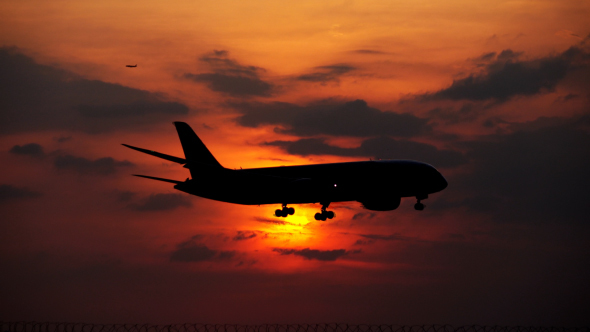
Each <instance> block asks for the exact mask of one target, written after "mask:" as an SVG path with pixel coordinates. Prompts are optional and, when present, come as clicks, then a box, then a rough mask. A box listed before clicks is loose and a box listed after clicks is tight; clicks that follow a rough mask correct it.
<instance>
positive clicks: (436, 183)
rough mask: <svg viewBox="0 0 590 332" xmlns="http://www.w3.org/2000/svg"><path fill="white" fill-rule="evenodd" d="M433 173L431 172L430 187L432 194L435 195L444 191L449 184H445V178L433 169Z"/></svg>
mask: <svg viewBox="0 0 590 332" xmlns="http://www.w3.org/2000/svg"><path fill="white" fill-rule="evenodd" d="M433 171H434V172H432V173H431V175H430V185H431V188H432V192H433V193H435V192H439V191H441V190H443V189H445V188H446V187H447V186H448V185H449V183H448V182H447V180H446V179H445V177H444V176H442V174H440V173H439V172H438V171H437V170H435V169H433Z"/></svg>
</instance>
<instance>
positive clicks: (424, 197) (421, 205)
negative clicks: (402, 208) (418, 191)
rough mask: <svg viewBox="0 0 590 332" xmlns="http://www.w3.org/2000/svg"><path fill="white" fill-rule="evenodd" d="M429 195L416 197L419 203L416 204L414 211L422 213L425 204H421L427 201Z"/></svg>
mask: <svg viewBox="0 0 590 332" xmlns="http://www.w3.org/2000/svg"><path fill="white" fill-rule="evenodd" d="M427 198H428V195H418V196H416V199H417V200H418V202H417V203H416V204H414V209H416V210H418V211H422V210H424V204H422V203H420V201H421V200H423V199H427Z"/></svg>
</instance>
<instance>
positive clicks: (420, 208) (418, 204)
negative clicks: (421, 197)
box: [414, 202, 424, 211]
mask: <svg viewBox="0 0 590 332" xmlns="http://www.w3.org/2000/svg"><path fill="white" fill-rule="evenodd" d="M414 209H416V210H418V211H422V210H424V204H422V203H420V202H418V203H416V204H414Z"/></svg>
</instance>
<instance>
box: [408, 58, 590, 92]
mask: <svg viewBox="0 0 590 332" xmlns="http://www.w3.org/2000/svg"><path fill="white" fill-rule="evenodd" d="M520 54H521V53H517V52H514V51H512V50H504V51H502V52H501V53H500V54H499V55H498V56H497V57H496V58H495V60H494V61H492V62H490V63H489V64H487V65H486V66H485V70H484V72H483V73H480V74H471V75H469V76H468V77H466V78H463V79H459V80H455V81H453V84H452V85H451V86H450V87H448V88H446V89H442V90H440V91H437V92H434V93H430V94H425V95H422V96H420V97H419V99H423V100H436V99H450V100H473V101H482V100H497V101H505V100H508V99H510V98H511V97H514V96H530V95H535V94H538V93H541V92H544V91H552V90H553V89H554V88H555V86H556V85H557V84H558V83H559V82H560V81H562V80H563V79H564V78H565V77H566V75H567V74H568V72H571V71H572V70H576V69H579V68H580V67H588V61H589V60H590V53H589V52H588V51H586V50H584V49H583V48H581V47H571V48H569V49H568V50H566V51H565V52H563V53H561V54H559V55H555V56H548V57H545V58H540V59H534V60H518V58H519V56H520ZM494 56H495V54H494V53H488V54H485V55H483V56H482V58H481V60H489V59H492V58H494Z"/></svg>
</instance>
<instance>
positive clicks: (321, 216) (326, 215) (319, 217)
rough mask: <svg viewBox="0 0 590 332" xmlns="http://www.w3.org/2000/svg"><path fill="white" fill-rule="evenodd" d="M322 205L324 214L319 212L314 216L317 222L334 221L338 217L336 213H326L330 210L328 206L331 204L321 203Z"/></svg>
mask: <svg viewBox="0 0 590 332" xmlns="http://www.w3.org/2000/svg"><path fill="white" fill-rule="evenodd" d="M321 204H322V212H321V213H320V212H318V213H316V214H315V215H314V216H313V217H314V218H315V220H321V221H326V219H332V218H334V217H335V216H336V214H335V213H334V211H326V209H327V208H328V205H330V202H327V203H321Z"/></svg>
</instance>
